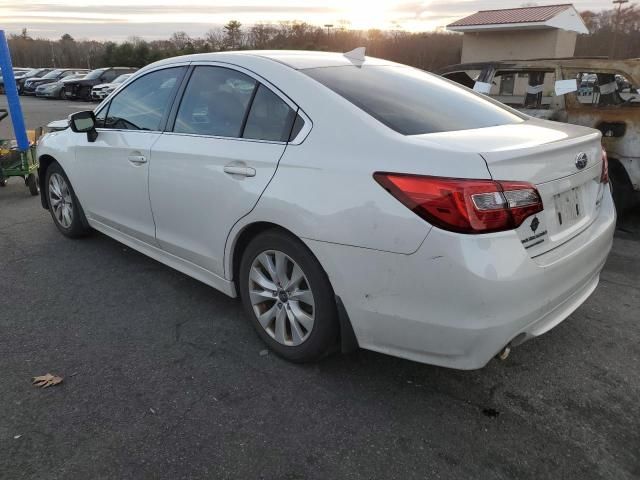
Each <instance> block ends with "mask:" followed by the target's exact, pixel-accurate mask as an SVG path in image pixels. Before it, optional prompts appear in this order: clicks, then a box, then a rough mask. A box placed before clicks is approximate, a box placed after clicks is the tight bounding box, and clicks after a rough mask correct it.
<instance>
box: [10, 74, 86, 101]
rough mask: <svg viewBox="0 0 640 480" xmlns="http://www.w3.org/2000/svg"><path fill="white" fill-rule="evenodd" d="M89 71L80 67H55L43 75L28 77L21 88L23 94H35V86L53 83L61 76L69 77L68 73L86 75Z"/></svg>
mask: <svg viewBox="0 0 640 480" xmlns="http://www.w3.org/2000/svg"><path fill="white" fill-rule="evenodd" d="M88 72H89V70H87V69H82V68H56V69H55V70H52V71H50V72H49V73H47V74H46V75H44V76H43V77H39V78H29V79H27V80H25V82H24V87H23V89H22V94H23V95H35V94H36V88H37V87H38V86H40V85H45V84H47V83H54V82H57V81H59V80H62V79H63V78H66V77H69V76H70V75H78V74H83V75H86V74H87V73H88Z"/></svg>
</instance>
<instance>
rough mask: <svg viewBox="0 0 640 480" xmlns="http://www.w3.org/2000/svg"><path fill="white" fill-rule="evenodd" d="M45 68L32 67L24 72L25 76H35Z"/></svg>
mask: <svg viewBox="0 0 640 480" xmlns="http://www.w3.org/2000/svg"><path fill="white" fill-rule="evenodd" d="M44 71H45V69H44V68H34V69H33V70H29V71H28V72H27V73H25V74H24V76H25V77H35V76H36V75H38V74H40V73H42V72H44Z"/></svg>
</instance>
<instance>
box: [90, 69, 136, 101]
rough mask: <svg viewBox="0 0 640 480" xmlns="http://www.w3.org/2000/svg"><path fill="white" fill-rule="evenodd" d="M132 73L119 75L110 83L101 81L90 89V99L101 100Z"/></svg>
mask: <svg viewBox="0 0 640 480" xmlns="http://www.w3.org/2000/svg"><path fill="white" fill-rule="evenodd" d="M131 75H133V73H125V74H124V75H120V76H119V77H117V78H116V79H115V80H114V81H113V82H111V83H101V84H99V85H96V86H95V87H93V88H92V89H91V100H96V101H102V100H104V99H105V98H107V97H108V96H109V95H110V94H111V92H113V91H114V90H115V89H116V88H118V87H119V86H120V85H122V84H123V83H124V82H125V81H126V80H127V79H128V78H129V77H131Z"/></svg>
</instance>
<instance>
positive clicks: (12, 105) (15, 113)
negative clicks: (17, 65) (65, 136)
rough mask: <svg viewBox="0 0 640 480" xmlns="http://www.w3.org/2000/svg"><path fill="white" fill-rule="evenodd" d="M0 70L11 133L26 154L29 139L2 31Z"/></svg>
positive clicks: (0, 33)
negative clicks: (9, 116)
mask: <svg viewBox="0 0 640 480" xmlns="http://www.w3.org/2000/svg"><path fill="white" fill-rule="evenodd" d="M0 70H1V71H2V78H3V79H4V93H5V95H6V96H7V103H8V104H9V112H10V113H11V122H12V123H13V133H14V134H15V136H16V141H17V142H18V149H19V150H20V151H21V152H26V151H27V150H28V149H29V139H28V138H27V129H26V127H25V126H24V117H23V116H22V108H21V107H20V98H19V97H18V89H17V88H16V79H15V77H14V76H13V67H12V65H11V54H10V53H9V44H8V43H7V38H6V37H5V36H4V30H0Z"/></svg>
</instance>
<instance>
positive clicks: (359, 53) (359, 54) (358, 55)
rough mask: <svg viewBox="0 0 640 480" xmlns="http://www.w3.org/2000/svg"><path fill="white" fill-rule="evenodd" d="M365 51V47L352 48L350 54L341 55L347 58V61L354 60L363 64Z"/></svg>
mask: <svg viewBox="0 0 640 480" xmlns="http://www.w3.org/2000/svg"><path fill="white" fill-rule="evenodd" d="M365 50H366V48H365V47H358V48H354V49H353V50H351V51H350V52H346V53H343V55H344V56H345V57H347V58H348V59H349V60H354V61H356V62H364V52H365Z"/></svg>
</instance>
